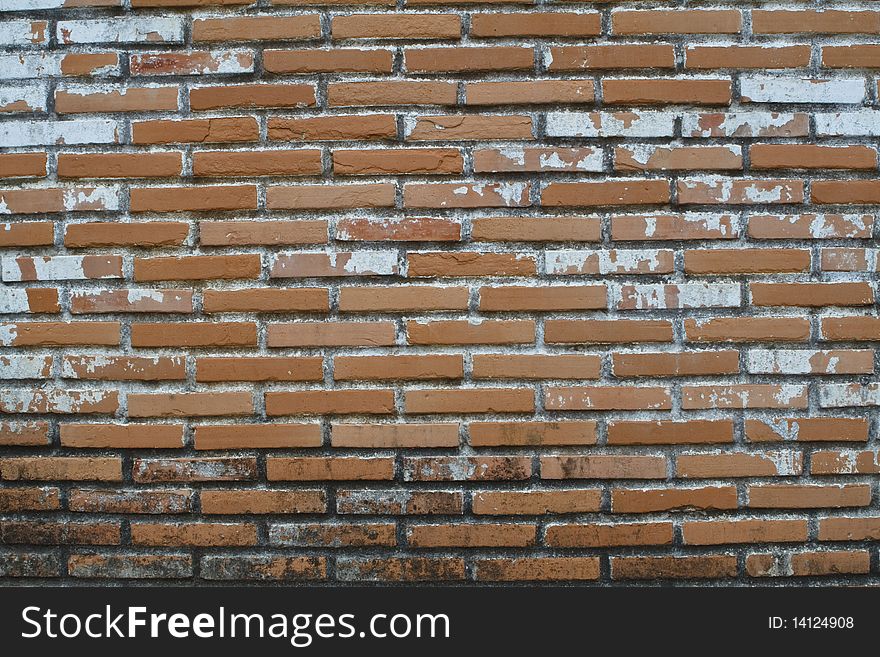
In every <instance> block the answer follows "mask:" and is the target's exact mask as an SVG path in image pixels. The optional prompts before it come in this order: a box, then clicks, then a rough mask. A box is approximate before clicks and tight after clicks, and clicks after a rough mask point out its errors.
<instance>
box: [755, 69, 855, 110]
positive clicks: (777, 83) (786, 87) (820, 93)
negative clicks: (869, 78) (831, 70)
mask: <svg viewBox="0 0 880 657" xmlns="http://www.w3.org/2000/svg"><path fill="white" fill-rule="evenodd" d="M740 89H741V95H742V99H743V101H744V102H752V103H826V104H830V103H833V104H835V105H836V104H840V103H861V102H863V101H864V100H865V93H866V91H865V79H864V78H863V77H859V78H829V79H811V78H797V77H791V76H784V75H745V76H743V77H741V78H740Z"/></svg>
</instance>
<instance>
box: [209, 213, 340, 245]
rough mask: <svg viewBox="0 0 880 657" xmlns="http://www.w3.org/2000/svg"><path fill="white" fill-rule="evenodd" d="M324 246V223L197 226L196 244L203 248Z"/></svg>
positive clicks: (247, 222)
mask: <svg viewBox="0 0 880 657" xmlns="http://www.w3.org/2000/svg"><path fill="white" fill-rule="evenodd" d="M326 242H327V222H326V221H325V220H323V219H300V220H297V221H280V220H278V221H210V222H203V223H200V224H199V243H200V244H202V245H203V246H250V245H259V246H268V245H275V244H278V245H286V244H324V243H326Z"/></svg>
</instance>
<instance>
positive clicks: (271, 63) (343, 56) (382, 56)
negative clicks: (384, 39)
mask: <svg viewBox="0 0 880 657" xmlns="http://www.w3.org/2000/svg"><path fill="white" fill-rule="evenodd" d="M393 54H394V53H393V51H391V50H384V49H375V48H371V49H357V48H336V49H335V50H313V49H302V50H265V51H263V67H264V68H265V70H266V71H268V72H270V73H279V74H284V73H302V74H309V73H391V69H392V67H393V62H392V58H393Z"/></svg>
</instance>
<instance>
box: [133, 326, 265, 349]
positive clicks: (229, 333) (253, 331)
mask: <svg viewBox="0 0 880 657" xmlns="http://www.w3.org/2000/svg"><path fill="white" fill-rule="evenodd" d="M131 344H132V346H133V347H196V348H197V347H242V346H256V344H257V327H256V325H255V324H253V323H250V322H223V323H207V322H197V323H196V322H194V323H180V324H176V325H174V324H172V325H169V324H164V323H151V324H133V325H132V327H131Z"/></svg>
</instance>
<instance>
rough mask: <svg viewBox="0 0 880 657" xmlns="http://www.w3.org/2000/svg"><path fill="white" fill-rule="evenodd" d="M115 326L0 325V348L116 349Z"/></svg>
mask: <svg viewBox="0 0 880 657" xmlns="http://www.w3.org/2000/svg"><path fill="white" fill-rule="evenodd" d="M119 336H120V328H119V322H94V321H91V322H17V323H3V324H0V344H2V345H3V346H4V347H13V346H14V347H33V346H53V345H74V344H87V345H108V346H112V345H118V344H119V339H120V337H119Z"/></svg>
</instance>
